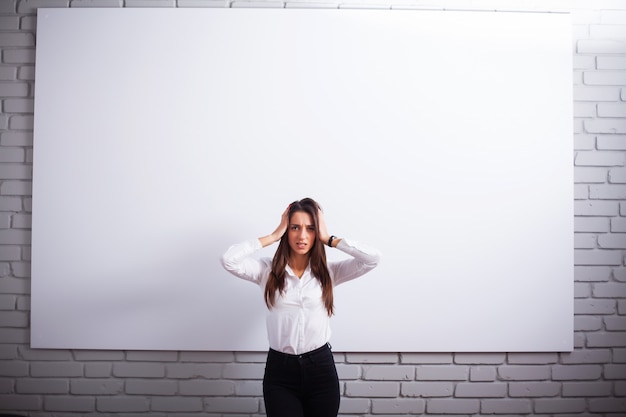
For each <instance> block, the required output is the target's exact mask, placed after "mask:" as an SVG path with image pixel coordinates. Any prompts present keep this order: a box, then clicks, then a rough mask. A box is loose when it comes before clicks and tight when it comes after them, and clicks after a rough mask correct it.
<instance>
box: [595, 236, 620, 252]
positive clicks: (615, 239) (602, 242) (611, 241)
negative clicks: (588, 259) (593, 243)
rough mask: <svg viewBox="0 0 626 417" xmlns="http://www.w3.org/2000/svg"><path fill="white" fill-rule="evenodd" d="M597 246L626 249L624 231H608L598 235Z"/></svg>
mask: <svg viewBox="0 0 626 417" xmlns="http://www.w3.org/2000/svg"><path fill="white" fill-rule="evenodd" d="M598 246H599V247H600V248H603V249H626V234H625V233H610V234H606V235H604V234H603V235H600V236H598Z"/></svg>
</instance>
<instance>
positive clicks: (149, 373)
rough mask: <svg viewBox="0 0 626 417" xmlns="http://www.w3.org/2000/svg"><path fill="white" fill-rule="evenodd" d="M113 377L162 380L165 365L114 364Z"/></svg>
mask: <svg viewBox="0 0 626 417" xmlns="http://www.w3.org/2000/svg"><path fill="white" fill-rule="evenodd" d="M113 376H116V377H121V378H163V377H164V376H165V365H163V364H159V363H115V364H114V365H113Z"/></svg>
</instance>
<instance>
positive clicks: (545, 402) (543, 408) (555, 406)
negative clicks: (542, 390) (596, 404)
mask: <svg viewBox="0 0 626 417" xmlns="http://www.w3.org/2000/svg"><path fill="white" fill-rule="evenodd" d="M586 408H587V404H586V402H585V400H584V399H577V398H576V399H567V398H565V399H563V398H539V399H536V400H535V412H536V413H581V412H583V411H585V410H586Z"/></svg>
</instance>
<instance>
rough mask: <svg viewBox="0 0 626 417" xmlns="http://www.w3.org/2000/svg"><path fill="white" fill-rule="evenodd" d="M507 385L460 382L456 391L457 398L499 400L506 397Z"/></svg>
mask: <svg viewBox="0 0 626 417" xmlns="http://www.w3.org/2000/svg"><path fill="white" fill-rule="evenodd" d="M506 393H507V385H506V384H503V383H491V382H460V383H458V384H457V386H456V389H455V390H454V396H455V397H457V398H463V397H465V398H466V397H471V398H499V397H505V396H506Z"/></svg>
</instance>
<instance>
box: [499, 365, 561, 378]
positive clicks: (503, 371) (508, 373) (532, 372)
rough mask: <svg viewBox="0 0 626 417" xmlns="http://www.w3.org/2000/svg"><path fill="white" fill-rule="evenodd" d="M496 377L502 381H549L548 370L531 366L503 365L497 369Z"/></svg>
mask: <svg viewBox="0 0 626 417" xmlns="http://www.w3.org/2000/svg"><path fill="white" fill-rule="evenodd" d="M498 376H499V377H500V379H502V380H504V381H533V380H547V379H550V368H548V367H546V366H533V365H508V366H507V365H505V366H501V367H499V368H498Z"/></svg>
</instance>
